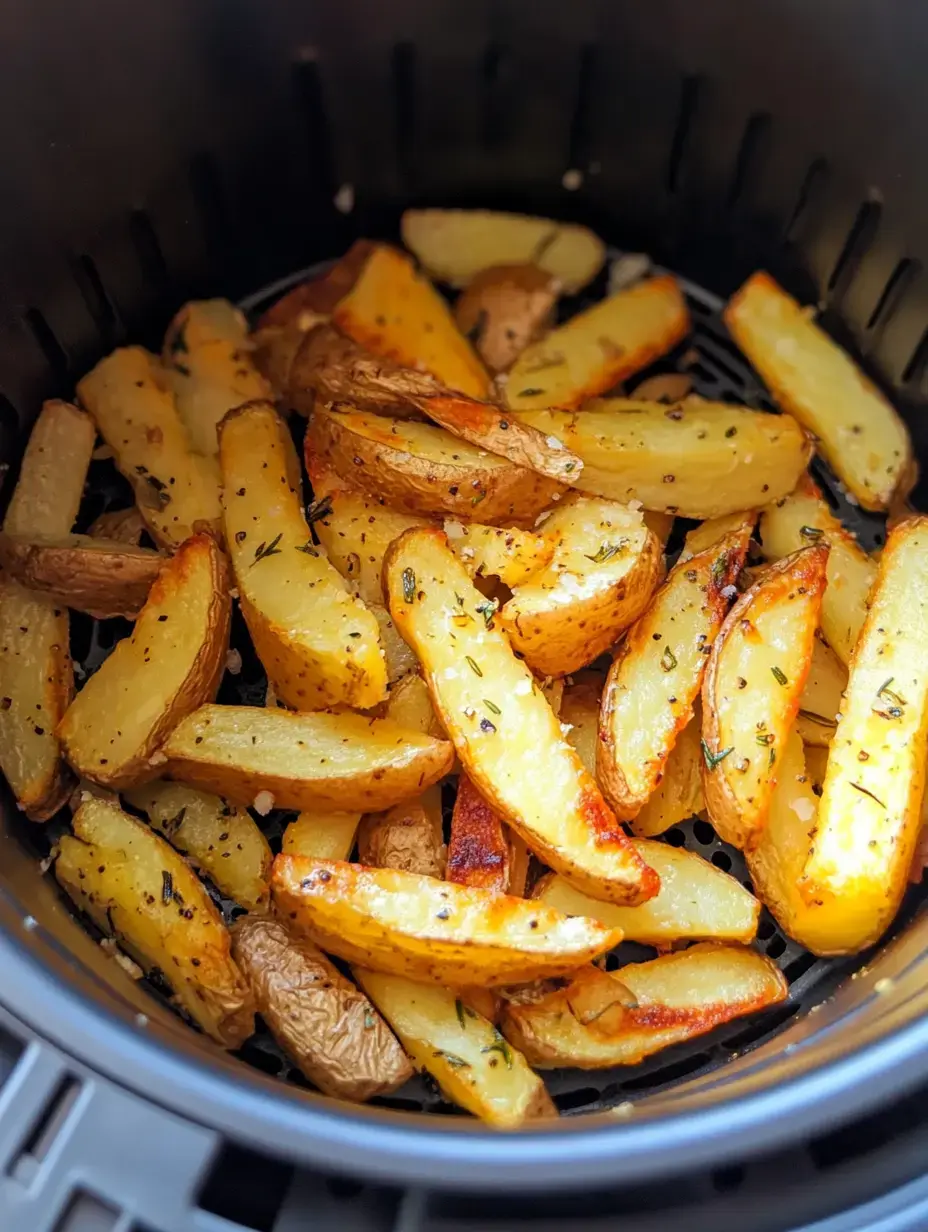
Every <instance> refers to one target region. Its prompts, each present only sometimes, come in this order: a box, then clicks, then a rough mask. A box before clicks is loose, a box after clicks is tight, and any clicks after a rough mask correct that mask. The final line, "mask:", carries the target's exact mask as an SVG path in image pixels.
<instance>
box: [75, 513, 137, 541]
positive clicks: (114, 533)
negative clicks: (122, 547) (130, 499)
mask: <svg viewBox="0 0 928 1232" xmlns="http://www.w3.org/2000/svg"><path fill="white" fill-rule="evenodd" d="M144 533H145V519H144V518H143V517H142V515H141V513H140V512H139V507H138V505H130V506H129V507H128V508H127V509H112V510H108V511H107V512H106V513H101V514H100V516H99V517H98V518H94V520H93V521H92V522H91V523H90V525H89V526H88V528H87V534H88V535H89V536H90V538H91V539H109V540H111V541H112V542H113V543H131V544H133V545H134V546H135V547H138V546H139V544H140V543H141V542H142V535H143V534H144Z"/></svg>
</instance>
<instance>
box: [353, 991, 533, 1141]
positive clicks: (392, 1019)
mask: <svg viewBox="0 0 928 1232" xmlns="http://www.w3.org/2000/svg"><path fill="white" fill-rule="evenodd" d="M354 975H355V978H356V979H357V981H358V983H359V984H360V985H361V987H362V988H363V989H364V991H365V992H366V993H367V994H368V996H369V997H370V998H371V1000H372V1001H373V1002H374V1004H375V1005H376V1006H377V1008H378V1009H379V1010H380V1012H381V1013H382V1014H383V1015H384V1017H385V1018H386V1019H387V1021H388V1022H389V1023H390V1026H391V1027H392V1028H393V1029H394V1031H395V1032H396V1033H397V1035H398V1036H399V1037H400V1040H401V1041H402V1044H403V1047H404V1048H405V1049H406V1052H407V1053H408V1054H409V1056H410V1057H411V1059H412V1062H413V1064H414V1065H415V1066H416V1068H417V1069H419V1070H424V1071H425V1072H426V1073H427V1074H431V1076H432V1077H433V1078H434V1079H435V1081H436V1082H437V1083H438V1085H439V1086H440V1087H441V1089H442V1091H443V1092H444V1093H445V1095H446V1096H447V1098H448V1099H450V1100H452V1101H453V1102H454V1103H456V1104H459V1105H460V1106H461V1107H462V1108H466V1109H467V1111H468V1112H472V1113H473V1114H474V1116H478V1117H480V1118H481V1120H484V1121H486V1122H488V1124H490V1125H496V1126H498V1127H499V1128H501V1129H518V1127H519V1126H520V1125H523V1124H525V1122H526V1121H532V1120H535V1119H537V1118H538V1117H551V1116H557V1112H556V1110H555V1107H554V1105H553V1103H552V1102H551V1098H550V1096H549V1095H548V1092H547V1090H546V1089H545V1084H544V1083H543V1082H542V1080H541V1079H540V1078H539V1077H538V1075H537V1074H536V1073H534V1072H533V1071H532V1070H531V1069H529V1067H528V1065H527V1064H526V1062H525V1058H524V1057H523V1056H522V1055H521V1054H520V1053H519V1052H518V1051H517V1050H516V1049H515V1048H513V1047H511V1045H509V1044H507V1042H506V1041H505V1039H504V1038H503V1037H502V1036H501V1035H500V1033H499V1031H497V1029H496V1027H494V1025H493V1023H492V1022H489V1021H487V1019H486V1018H483V1017H481V1016H480V1015H479V1014H477V1013H476V1012H475V1011H474V1010H473V1009H472V1008H471V1007H470V1006H469V1005H467V1004H466V1003H465V1002H464V1001H463V1000H462V999H461V998H460V997H459V996H457V995H456V994H455V993H453V992H449V991H448V990H447V989H446V988H436V987H435V986H434V985H432V984H417V983H414V982H413V981H412V980H407V979H404V978H403V977H402V976H400V975H385V974H383V973H382V972H379V971H366V970H364V969H363V968H358V969H356V970H355V972H354Z"/></svg>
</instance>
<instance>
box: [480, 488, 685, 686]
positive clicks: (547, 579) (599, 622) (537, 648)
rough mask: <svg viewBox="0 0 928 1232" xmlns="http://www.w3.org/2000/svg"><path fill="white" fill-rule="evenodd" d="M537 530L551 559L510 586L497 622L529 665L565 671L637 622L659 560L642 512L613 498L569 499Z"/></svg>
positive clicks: (656, 581) (656, 580)
mask: <svg viewBox="0 0 928 1232" xmlns="http://www.w3.org/2000/svg"><path fill="white" fill-rule="evenodd" d="M544 529H545V534H546V535H548V536H550V537H552V538H553V539H554V541H555V549H554V558H553V559H552V561H551V564H550V565H549V566H548V567H547V568H545V569H543V570H541V572H539V573H536V574H535V575H534V576H532V577H530V578H529V579H528V581H527V582H524V583H523V584H522V585H521V586H517V587H515V588H514V590H513V595H512V598H511V599H510V600H509V602H508V603H506V604H505V605H504V606H503V608H502V610H501V611H500V613H499V621H500V624H501V626H502V628H503V629H504V630H505V631H506V633H507V634H508V635H509V640H510V642H511V643H512V646H513V649H514V650H516V651H517V652H518V653H519V654H520V655H521V656H522V657H523V658H524V659H525V661H526V663H528V665H529V667H531V668H532V669H533V670H534V671H536V672H538V673H539V675H542V676H565V675H567V673H568V672H574V671H577V670H578V669H579V668H581V667H584V666H585V665H586V664H587V663H591V662H592V661H593V659H595V658H598V656H599V655H601V654H602V653H603V652H604V651H606V650H608V649H609V647H610V646H613V645H615V643H616V641H617V640H618V638H619V635H620V634H621V633H623V632H624V631H625V629H627V628H628V627H629V625H631V624H633V623H634V622H635V621H636V620H637V619H638V617H639V616H640V615H641V613H642V612H643V611H644V609H645V608H646V607H647V606H648V603H649V602H650V599H651V596H652V595H653V593H654V591H655V590H656V589H657V587H658V586H659V585H660V583H661V581H662V579H663V574H664V557H663V553H662V552H661V546H660V544H659V543H658V541H657V539H656V538H655V537H654V535H652V534H651V532H650V531H649V530H648V528H647V526H646V525H645V523H644V518H643V517H642V515H641V514H640V513H636V512H634V511H632V510H631V509H629V508H627V507H626V506H625V505H619V504H617V503H616V502H615V501H607V500H602V499H598V498H595V497H588V496H576V497H572V498H570V499H568V500H565V501H564V502H563V504H561V505H560V506H559V507H558V508H557V509H555V511H554V513H552V514H551V516H550V517H549V518H548V519H547V520H546V522H545V523H544Z"/></svg>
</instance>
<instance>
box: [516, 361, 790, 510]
mask: <svg viewBox="0 0 928 1232" xmlns="http://www.w3.org/2000/svg"><path fill="white" fill-rule="evenodd" d="M510 380H511V378H510ZM519 418H520V419H522V420H523V422H524V423H528V424H531V425H532V427H534V428H538V429H539V430H540V431H542V432H545V433H550V434H551V435H552V436H554V437H556V438H557V439H558V440H560V441H563V443H564V445H565V447H566V448H567V449H569V450H571V451H572V452H573V453H575V454H577V456H578V457H579V458H580V459H581V461H582V462H583V470H582V471H581V472H580V475H579V476H578V478H577V479H576V480H574V481H572V482H573V484H574V486H575V487H576V488H578V489H579V490H580V491H581V492H587V493H589V494H590V495H591V496H604V497H606V498H607V499H609V500H617V501H631V500H638V501H640V502H641V504H642V505H643V506H644V507H645V509H649V510H652V511H656V512H659V513H672V514H679V515H680V516H681V517H684V518H717V517H722V516H724V515H725V514H731V513H740V512H741V511H742V510H744V509H750V508H753V507H755V506H758V505H762V504H764V503H765V502H766V501H774V500H779V499H780V498H781V497H783V496H786V494H787V493H788V492H791V491H792V489H793V488H794V487H795V485H796V481H797V480H798V478H799V476H800V475H801V474H802V472H803V471H804V470H805V468H806V465H807V464H808V461H809V458H810V456H811V452H812V449H811V445H810V444H809V441H808V440H807V438H806V435H805V433H804V432H803V431H802V429H801V428H800V427H799V425H798V424H797V423H796V421H795V419H791V418H790V417H789V416H788V415H767V414H765V413H764V412H763V411H751V410H747V409H746V408H742V407H737V406H728V405H727V404H725V403H722V402H703V401H702V400H701V399H700V400H695V399H693V400H691V401H687V402H683V403H681V404H680V405H679V406H671V407H667V406H663V405H662V404H661V403H659V402H632V401H628V400H627V399H622V398H603V399H601V400H598V401H595V402H592V403H590V405H589V406H585V407H584V408H583V409H582V410H581V411H579V412H576V413H574V412H570V411H525V412H521V411H520V412H519Z"/></svg>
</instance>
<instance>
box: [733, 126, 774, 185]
mask: <svg viewBox="0 0 928 1232" xmlns="http://www.w3.org/2000/svg"><path fill="white" fill-rule="evenodd" d="M769 137H770V116H769V114H768V113H767V112H766V111H757V112H755V113H754V115H752V116H751V117H750V119H749V120H748V122H747V125H746V126H745V130H744V136H743V137H742V138H741V146H740V148H739V150H738V157H737V158H736V159H735V171H734V175H733V176H732V178H731V184H730V185H729V189H728V206H729V209H731V208H733V207H734V206H735V205H737V204H738V203H739V202H740V201H741V200H742V198H743V197H744V196H746V195H747V193H748V192H749V190H750V187H751V183H752V181H753V180H754V179H755V178H756V176H757V172H758V170H759V168H760V165H761V162H762V160H763V158H764V157H765V155H766V153H767V150H768V142H769Z"/></svg>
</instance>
